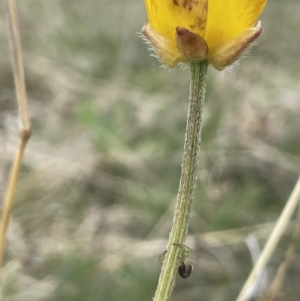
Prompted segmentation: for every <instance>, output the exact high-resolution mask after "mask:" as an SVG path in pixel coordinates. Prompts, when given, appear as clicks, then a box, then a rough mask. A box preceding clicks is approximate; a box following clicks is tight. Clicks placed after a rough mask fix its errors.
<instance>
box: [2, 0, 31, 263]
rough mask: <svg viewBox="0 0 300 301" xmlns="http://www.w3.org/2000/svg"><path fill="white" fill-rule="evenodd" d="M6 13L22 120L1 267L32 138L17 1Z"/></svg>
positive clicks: (8, 4) (10, 0)
mask: <svg viewBox="0 0 300 301" xmlns="http://www.w3.org/2000/svg"><path fill="white" fill-rule="evenodd" d="M5 4H6V13H7V19H8V23H9V34H8V37H9V40H10V44H11V50H12V55H13V71H14V78H15V89H16V96H17V101H18V108H19V118H20V127H21V128H20V143H19V147H18V149H17V152H16V155H15V159H14V163H13V165H12V168H11V173H10V178H9V181H8V186H7V191H6V194H5V197H4V201H3V206H4V207H3V212H2V221H1V231H0V267H1V266H2V263H3V254H4V249H5V237H6V232H7V227H8V224H9V220H10V214H11V211H12V207H13V202H14V197H15V191H16V185H17V181H18V177H19V173H20V168H21V164H22V160H23V156H24V152H25V148H26V144H27V142H28V140H29V138H30V133H31V126H30V119H29V115H28V109H27V95H26V87H25V77H24V69H23V60H22V50H21V41H20V34H19V24H18V16H17V5H16V1H15V0H6V1H5Z"/></svg>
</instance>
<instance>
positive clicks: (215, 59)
mask: <svg viewBox="0 0 300 301" xmlns="http://www.w3.org/2000/svg"><path fill="white" fill-rule="evenodd" d="M261 30H262V28H261V23H260V22H258V24H257V26H256V27H252V28H248V29H246V30H245V31H244V32H243V33H242V34H241V35H239V36H238V37H236V38H234V39H231V40H230V41H228V42H226V43H223V44H222V45H220V46H219V47H218V48H217V49H216V50H215V51H212V52H210V53H209V55H208V62H209V63H210V64H212V65H213V66H214V67H215V68H216V69H217V70H223V69H224V68H226V67H227V66H229V65H231V64H232V63H234V62H235V61H236V60H237V59H238V58H239V56H240V55H241V53H242V52H243V51H244V50H245V49H246V48H247V47H248V46H249V45H250V44H251V43H252V42H253V41H254V40H255V39H256V38H257V37H258V36H259V35H260V34H261Z"/></svg>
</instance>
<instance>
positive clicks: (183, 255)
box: [159, 244, 193, 279]
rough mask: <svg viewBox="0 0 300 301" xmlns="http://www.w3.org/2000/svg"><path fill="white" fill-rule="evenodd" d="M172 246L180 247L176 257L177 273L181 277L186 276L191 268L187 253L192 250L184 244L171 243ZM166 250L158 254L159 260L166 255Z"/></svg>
mask: <svg viewBox="0 0 300 301" xmlns="http://www.w3.org/2000/svg"><path fill="white" fill-rule="evenodd" d="M173 245H174V246H178V247H180V248H181V251H180V255H179V257H178V259H179V260H180V264H179V267H178V275H179V276H180V277H182V278H183V279H186V278H188V277H189V276H190V275H191V273H192V270H193V263H192V262H191V261H190V260H189V255H190V253H191V252H192V249H191V248H189V247H187V246H186V245H184V244H173ZM166 253H167V251H164V252H163V253H162V254H160V255H159V261H160V262H163V261H164V258H165V256H166Z"/></svg>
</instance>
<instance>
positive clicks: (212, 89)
mask: <svg viewBox="0 0 300 301" xmlns="http://www.w3.org/2000/svg"><path fill="white" fill-rule="evenodd" d="M18 5H19V22H20V27H21V37H22V45H23V55H24V64H25V73H26V83H27V88H28V95H29V108H30V114H31V117H32V124H33V135H32V138H31V140H30V142H29V145H28V149H27V151H26V157H25V161H24V164H23V168H22V174H21V178H20V182H19V185H18V192H17V197H16V203H15V207H14V211H13V218H12V220H11V223H10V228H9V235H8V243H7V251H6V255H5V265H4V268H3V288H4V295H5V300H9V301H24V300H31V301H38V300H39V301H42V300H43V301H44V300H47V301H58V300H65V301H68V300H72V301H83V300H85V301H94V300H106V301H110V300H111V301H117V300H118V301H119V300H122V301H126V300H131V301H134V300H151V298H152V297H153V295H154V291H155V288H156V284H157V279H158V275H159V271H160V264H159V262H158V255H159V254H160V253H162V252H163V251H164V249H165V246H166V242H167V238H168V233H169V231H170V226H171V222H172V213H173V209H174V205H175V198H176V194H177V187H178V182H179V176H180V164H181V157H182V152H183V141H184V131H185V122H186V113H187V100H188V86H189V71H188V68H186V69H185V70H179V68H177V69H175V70H172V71H167V70H164V69H162V68H159V63H158V62H157V61H156V60H155V59H153V58H152V57H150V56H149V55H148V53H147V49H146V46H145V45H144V44H143V42H142V40H141V39H140V38H139V37H138V35H137V32H139V31H140V28H141V27H142V25H143V24H144V22H146V21H147V18H146V14H145V9H144V2H143V1H142V0H141V1H137V0H128V1H126V2H124V3H123V2H122V1H118V2H117V1H114V2H113V1H107V0H100V1H95V0H87V1H85V2H83V1H79V0H72V1H71V0H65V1H62V0H51V1H47V0H40V1H33V0H22V1H18ZM299 15H300V2H299V1H298V0H290V1H288V2H285V1H280V0H269V3H268V4H267V7H266V9H265V11H264V13H263V14H262V16H261V17H260V20H262V24H263V34H262V36H261V38H260V41H259V45H258V46H255V47H253V48H252V50H251V55H250V56H249V57H248V58H244V59H242V60H241V62H242V63H241V64H240V65H238V66H236V67H235V68H234V69H233V71H231V72H224V73H223V74H220V73H218V72H216V71H214V70H212V71H211V72H210V74H209V78H208V87H207V97H206V105H205V112H204V126H203V138H202V144H201V156H200V167H199V176H198V183H197V190H196V199H195V203H194V207H193V213H192V220H191V226H190V231H189V234H190V236H189V238H188V245H189V246H192V247H193V249H194V252H193V254H192V255H191V258H192V260H193V261H194V262H195V268H194V271H193V274H192V276H191V277H190V278H188V279H187V280H183V279H180V278H178V280H177V286H176V289H175V293H174V295H173V297H172V300H178V301H179V300H189V301H194V300H212V301H227V300H228V301H229V300H234V298H235V297H236V296H237V294H238V292H239V290H240V289H241V287H242V284H243V282H244V280H245V279H246V277H247V275H248V274H249V272H250V270H251V267H252V261H251V256H250V252H249V248H248V247H247V244H246V243H245V239H246V237H247V236H248V235H249V234H253V235H254V237H255V238H256V239H257V241H258V242H259V243H260V245H261V247H262V246H263V244H264V243H265V241H266V239H267V238H268V236H269V234H270V231H271V229H272V223H273V222H275V221H276V219H277V217H278V216H279V214H280V212H281V210H282V208H283V207H284V205H285V202H286V200H287V198H288V196H289V194H290V192H291V190H292V188H293V186H294V184H295V182H296V179H297V177H298V174H299V171H300V155H299V154H300V118H299V115H300V99H299V95H300V84H299V82H300V73H299V70H300V40H299V37H298V36H299V26H300V21H299ZM0 16H1V26H0V51H1V56H0V70H1V72H0V88H1V89H0V154H1V156H0V195H1V198H2V196H3V193H4V189H5V186H6V183H7V178H8V171H9V167H10V164H11V161H12V158H13V156H14V152H15V149H16V146H17V139H18V112H17V106H16V101H15V96H14V85H13V78H12V71H11V62H10V54H9V47H8V41H7V36H6V24H5V15H4V9H3V6H0ZM230 229H231V230H232V231H229V232H228V231H225V230H230ZM224 231H225V232H224ZM289 242H290V235H289V234H287V235H286V236H285V237H284V239H283V240H282V241H281V243H280V245H279V247H278V248H277V250H276V253H275V255H274V256H273V257H272V260H271V263H270V265H269V266H268V270H267V271H266V274H265V280H266V283H269V282H270V281H272V279H273V276H274V273H275V272H276V269H277V268H278V266H279V264H280V262H281V261H282V260H283V259H284V255H285V250H286V249H287V247H288V245H289ZM299 281H300V256H299V255H297V256H295V258H294V259H293V262H292V265H291V266H290V268H289V270H288V273H287V277H286V279H285V281H284V286H283V288H282V289H281V292H280V296H279V298H278V299H277V300H288V301H289V300H299V299H300V291H299ZM262 289H264V287H263V288H262Z"/></svg>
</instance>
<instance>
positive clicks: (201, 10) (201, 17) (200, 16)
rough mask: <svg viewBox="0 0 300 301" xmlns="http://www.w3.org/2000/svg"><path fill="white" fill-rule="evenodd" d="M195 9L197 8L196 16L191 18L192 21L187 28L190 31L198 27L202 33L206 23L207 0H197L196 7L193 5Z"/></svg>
mask: <svg viewBox="0 0 300 301" xmlns="http://www.w3.org/2000/svg"><path fill="white" fill-rule="evenodd" d="M195 9H196V10H197V17H196V18H195V20H193V23H191V24H190V25H189V29H191V30H192V31H195V30H196V29H198V30H200V31H201V32H202V33H203V34H204V32H205V29H206V23H207V12H208V0H199V1H197V7H195Z"/></svg>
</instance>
